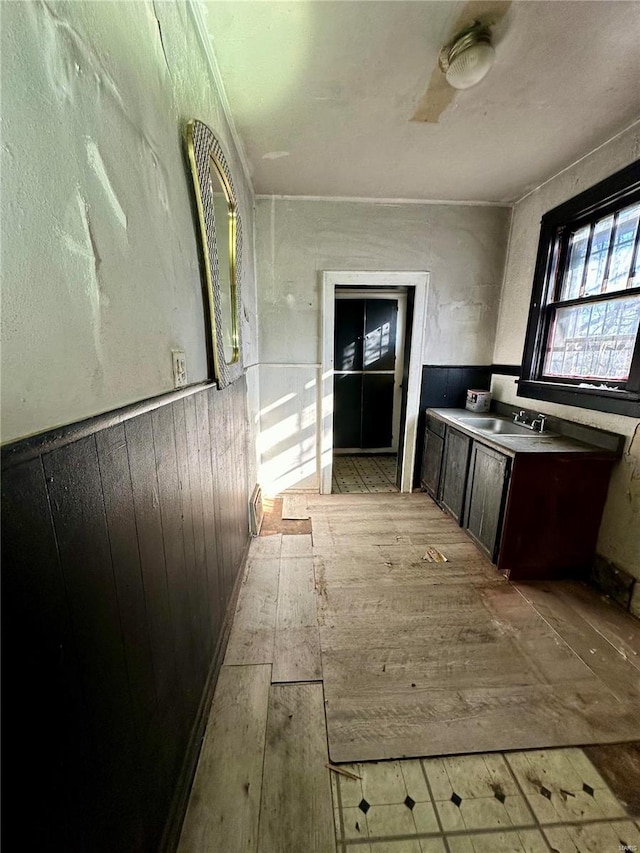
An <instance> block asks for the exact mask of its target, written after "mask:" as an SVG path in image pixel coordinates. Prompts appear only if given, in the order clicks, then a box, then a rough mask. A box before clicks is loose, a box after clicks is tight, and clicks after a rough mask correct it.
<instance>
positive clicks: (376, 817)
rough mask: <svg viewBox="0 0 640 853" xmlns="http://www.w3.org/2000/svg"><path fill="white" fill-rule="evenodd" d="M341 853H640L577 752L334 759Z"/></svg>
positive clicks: (626, 822)
mask: <svg viewBox="0 0 640 853" xmlns="http://www.w3.org/2000/svg"><path fill="white" fill-rule="evenodd" d="M340 768H341V769H342V770H346V771H348V772H351V773H352V774H354V775H356V776H360V777H361V778H360V779H351V778H347V777H345V776H343V775H339V774H337V773H332V778H331V786H332V794H333V807H334V818H335V826H336V842H337V849H338V850H339V851H342V853H550V851H553V853H609V851H610V853H617V851H640V828H639V826H638V823H637V822H634V821H633V820H631V819H630V818H629V816H628V815H627V813H626V812H625V810H624V808H623V807H622V805H621V804H620V803H619V802H618V800H617V799H616V797H615V796H614V795H613V793H612V792H611V791H610V790H609V788H608V787H607V785H606V783H605V782H604V780H603V779H602V777H601V776H600V774H599V773H598V771H597V770H596V769H595V768H594V767H593V765H592V764H591V762H590V761H589V760H588V759H587V757H586V756H585V754H584V753H583V751H582V750H581V749H577V748H570V749H550V750H533V751H527V752H511V753H490V754H483V755H463V756H454V757H450V758H429V759H419V760H418V759H415V760H406V761H382V762H378V763H372V762H368V763H361V764H348V765H340Z"/></svg>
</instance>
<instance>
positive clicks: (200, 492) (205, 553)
mask: <svg viewBox="0 0 640 853" xmlns="http://www.w3.org/2000/svg"><path fill="white" fill-rule="evenodd" d="M184 425H185V437H187V440H186V447H187V454H188V458H187V461H188V465H189V484H190V487H191V493H190V499H191V500H190V502H191V518H192V522H193V541H194V557H195V568H196V577H197V579H198V581H197V589H199V590H200V591H201V594H200V595H199V596H197V597H196V609H197V610H196V612H197V618H198V622H199V624H200V634H199V637H200V648H201V654H202V656H203V661H204V666H205V668H206V667H207V664H208V661H209V660H210V656H211V654H212V652H213V647H214V644H215V639H216V634H215V633H214V630H215V629H216V628H217V627H218V625H219V624H220V616H219V612H220V610H221V602H220V599H219V592H218V583H217V565H218V554H217V547H216V543H215V539H212V538H211V535H210V533H211V531H210V528H209V527H207V528H206V533H205V524H204V508H203V499H204V489H203V486H202V471H201V469H200V445H199V442H198V440H197V435H198V422H197V418H196V403H195V400H194V398H193V397H187V398H186V399H185V401H184ZM207 534H208V535H209V539H208V540H207ZM209 563H211V565H212V566H213V567H215V574H213V570H212V576H213V577H215V578H216V581H215V586H214V589H213V590H212V591H210V590H209V570H208V566H209ZM214 611H215V612H214Z"/></svg>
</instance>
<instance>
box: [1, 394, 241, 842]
mask: <svg viewBox="0 0 640 853" xmlns="http://www.w3.org/2000/svg"><path fill="white" fill-rule="evenodd" d="M245 399H246V388H245V383H244V380H239V381H237V382H236V383H234V384H233V385H232V386H230V387H228V388H226V389H225V390H223V391H218V390H216V389H215V388H213V387H211V386H207V387H203V388H202V389H200V390H198V391H197V392H196V393H187V394H184V395H182V396H180V395H168V396H167V397H166V398H158V399H157V400H156V401H152V403H153V405H151V406H147V407H146V409H145V407H144V406H143V407H139V408H138V409H136V407H131V408H130V410H124V414H122V413H119V414H118V415H117V417H114V413H111V414H110V415H108V416H105V417H104V418H95V419H93V420H92V421H91V422H89V424H90V426H89V427H88V428H84V429H80V427H82V425H77V424H76V425H74V426H73V427H72V428H70V429H68V430H67V431H66V435H67V436H68V440H65V431H64V430H59V431H57V432H56V433H55V434H49V435H48V436H46V437H41V439H42V440H41V441H40V444H39V443H38V442H39V439H38V438H36V439H30V440H28V441H25V442H21V443H18V444H16V445H12V446H11V447H9V448H3V468H4V470H3V476H2V535H3V563H2V618H3V632H2V634H3V636H2V659H3V699H2V705H3V721H2V722H3V732H2V735H3V785H2V787H3V810H2V814H3V819H2V823H3V835H4V838H5V841H6V843H7V844H8V848H7V849H9V847H12V846H13V845H14V844H16V843H17V846H19V847H22V846H27V847H29V848H33V849H38V850H56V851H58V850H60V851H65V853H72V851H74V853H75V851H87V853H95V851H109V853H115V851H123V853H124V851H127V853H129V851H156V850H160V849H166V850H169V849H172V848H173V847H174V846H175V843H176V837H177V836H176V834H177V831H178V830H179V823H180V819H181V817H182V810H183V807H184V803H185V801H186V796H187V793H188V787H189V784H190V782H191V777H192V774H193V770H194V767H195V761H196V759H197V754H198V750H199V746H200V740H201V737H202V732H203V728H204V722H205V712H206V710H207V707H208V702H209V699H210V695H211V690H212V687H213V684H214V683H215V677H216V676H217V671H218V668H219V664H220V659H221V655H222V653H223V650H224V644H225V642H226V634H227V627H228V618H230V617H229V611H230V604H231V603H232V599H233V597H234V588H235V585H236V579H237V577H238V574H239V571H240V568H241V566H242V564H243V560H244V556H245V552H246V548H247V544H248V539H249V533H248V519H247V513H248V510H247V499H248V494H249V488H248V483H247V476H246V459H247V441H246V436H247V423H246V414H245V411H246V409H245ZM78 436H80V437H78ZM21 445H22V447H21ZM52 448H53V449H52ZM17 839H22V840H17Z"/></svg>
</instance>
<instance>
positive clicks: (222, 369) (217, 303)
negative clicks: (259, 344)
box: [186, 119, 242, 388]
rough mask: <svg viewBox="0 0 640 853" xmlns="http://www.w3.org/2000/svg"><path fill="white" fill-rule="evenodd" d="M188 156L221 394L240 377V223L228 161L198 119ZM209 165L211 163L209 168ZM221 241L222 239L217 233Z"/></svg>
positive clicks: (189, 138) (190, 134)
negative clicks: (226, 292) (227, 313)
mask: <svg viewBox="0 0 640 853" xmlns="http://www.w3.org/2000/svg"><path fill="white" fill-rule="evenodd" d="M186 140H187V154H188V158H189V165H190V168H191V176H192V178H193V187H194V191H195V199H196V208H197V211H198V225H199V231H200V245H201V249H202V260H203V267H204V279H205V281H204V283H205V288H206V292H207V303H208V309H209V312H208V313H209V318H208V319H209V322H208V328H209V331H210V335H209V340H208V342H207V343H208V348H209V357H210V362H211V363H212V367H213V375H214V378H215V380H216V382H217V385H218V387H219V388H225V387H226V386H227V385H230V384H231V383H232V382H234V381H235V380H236V379H238V377H239V376H241V375H242V341H241V335H240V304H241V302H240V281H241V261H242V221H241V219H240V214H239V211H238V201H237V196H236V192H235V187H234V185H233V178H232V177H231V172H230V170H229V166H228V164H227V159H226V157H225V155H224V152H223V150H222V148H221V146H220V143H219V142H218V140H217V139H216V137H215V135H214V133H213V131H212V130H211V129H210V128H208V127H207V125H206V124H203V123H202V122H201V121H198V120H197V119H193V120H192V121H190V122H189V124H188V125H187V132H186ZM212 161H213V162H212ZM212 167H215V169H216V171H217V173H218V176H219V178H220V182H221V184H222V186H223V189H224V190H225V193H226V196H227V202H228V206H229V220H228V223H225V226H224V235H225V237H224V238H225V239H228V240H229V267H230V269H229V275H230V288H231V294H230V296H231V306H232V311H231V340H232V343H233V359H232V360H231V361H230V362H228V361H226V359H225V352H224V331H225V330H224V318H223V316H222V300H221V282H220V264H219V260H218V243H217V233H218V231H220V232H221V231H222V229H220V227H219V226H220V223H218V228H216V221H215V215H214V207H213V186H212V182H211V168H212ZM220 236H221V237H222V233H220Z"/></svg>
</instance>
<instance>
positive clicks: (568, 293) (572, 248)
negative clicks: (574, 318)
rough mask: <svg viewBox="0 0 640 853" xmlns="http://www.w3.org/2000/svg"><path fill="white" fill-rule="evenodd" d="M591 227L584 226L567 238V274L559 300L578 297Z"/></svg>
mask: <svg viewBox="0 0 640 853" xmlns="http://www.w3.org/2000/svg"><path fill="white" fill-rule="evenodd" d="M590 230H591V226H589V225H585V227H584V228H580V230H579V231H575V232H574V233H573V234H572V235H571V237H570V238H569V254H568V256H567V272H566V274H565V277H564V281H563V283H562V292H561V294H560V299H561V300H565V299H576V298H577V297H578V296H580V286H581V284H582V274H583V272H584V262H585V256H586V254H587V243H588V242H589V232H590Z"/></svg>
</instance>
